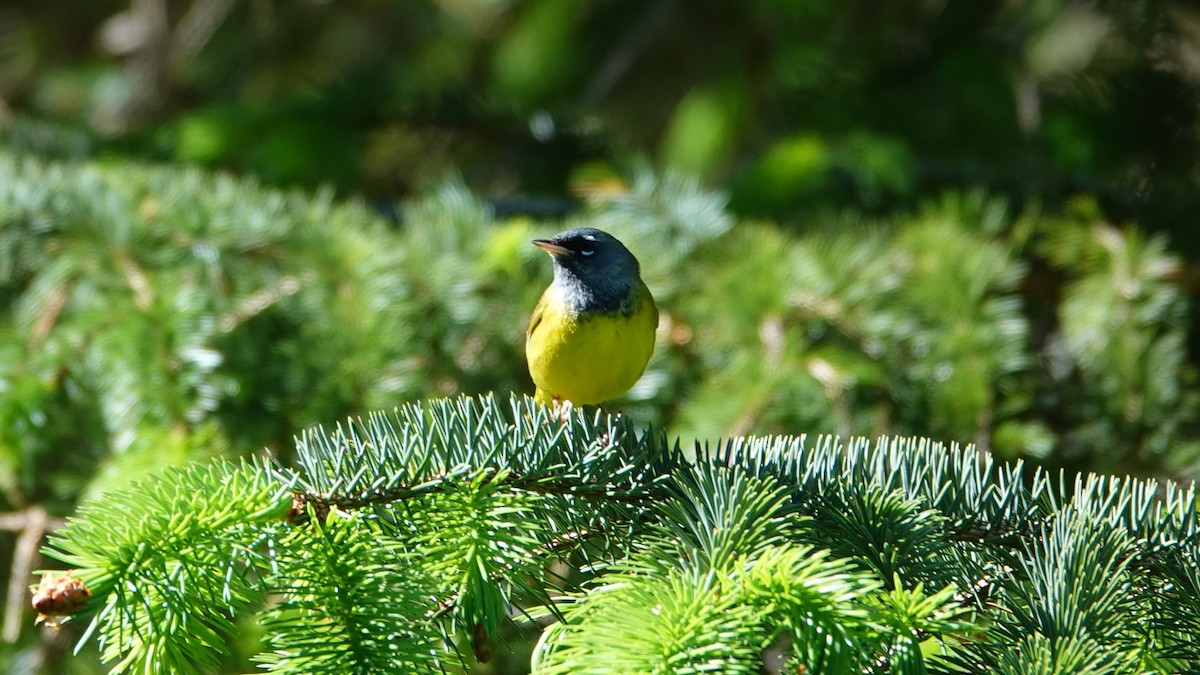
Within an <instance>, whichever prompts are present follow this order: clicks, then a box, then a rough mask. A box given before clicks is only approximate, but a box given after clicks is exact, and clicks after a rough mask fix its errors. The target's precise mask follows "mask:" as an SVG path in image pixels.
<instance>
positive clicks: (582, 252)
mask: <svg viewBox="0 0 1200 675" xmlns="http://www.w3.org/2000/svg"><path fill="white" fill-rule="evenodd" d="M579 253H580V255H591V254H593V253H595V251H580V252H579Z"/></svg>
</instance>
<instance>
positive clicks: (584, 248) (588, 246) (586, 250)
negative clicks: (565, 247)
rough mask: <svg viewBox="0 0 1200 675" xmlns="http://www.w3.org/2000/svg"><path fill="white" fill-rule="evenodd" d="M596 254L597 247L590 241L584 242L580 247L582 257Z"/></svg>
mask: <svg viewBox="0 0 1200 675" xmlns="http://www.w3.org/2000/svg"><path fill="white" fill-rule="evenodd" d="M595 252H596V245H595V244H593V243H592V242H590V241H585V242H583V244H582V245H581V246H580V247H579V254H580V255H591V254H593V253H595Z"/></svg>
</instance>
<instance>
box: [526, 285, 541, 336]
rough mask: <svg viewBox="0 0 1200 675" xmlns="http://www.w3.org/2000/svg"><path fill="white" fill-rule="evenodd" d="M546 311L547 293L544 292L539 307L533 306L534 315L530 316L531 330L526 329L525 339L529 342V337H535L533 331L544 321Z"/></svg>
mask: <svg viewBox="0 0 1200 675" xmlns="http://www.w3.org/2000/svg"><path fill="white" fill-rule="evenodd" d="M545 312H546V295H545V294H544V293H543V294H542V299H541V300H538V304H537V307H534V308H533V315H532V316H530V317H529V330H527V331H525V341H526V342H529V338H531V337H533V331H535V330H537V327H538V325H539V324H541V323H542V316H543V315H544V314H545Z"/></svg>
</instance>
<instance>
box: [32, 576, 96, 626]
mask: <svg viewBox="0 0 1200 675" xmlns="http://www.w3.org/2000/svg"><path fill="white" fill-rule="evenodd" d="M90 597H92V592H91V590H89V589H88V587H87V586H86V585H84V583H83V580H82V579H79V578H76V577H73V576H71V573H70V572H46V573H45V574H44V575H42V582H41V583H40V584H39V585H38V587H37V590H35V591H34V592H33V608H34V609H35V610H37V612H38V618H37V621H36V622H35V623H38V624H40V623H42V622H48V623H50V624H51V625H58V620H57V618H58V617H61V616H66V615H69V614H74V613H75V612H78V611H79V610H81V609H83V608H84V607H86V606H87V603H88V598H90Z"/></svg>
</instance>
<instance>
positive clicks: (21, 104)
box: [0, 0, 1200, 649]
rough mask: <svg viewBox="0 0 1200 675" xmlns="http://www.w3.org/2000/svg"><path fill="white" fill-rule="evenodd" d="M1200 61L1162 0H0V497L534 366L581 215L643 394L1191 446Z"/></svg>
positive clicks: (1191, 459) (1153, 468) (791, 414)
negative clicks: (634, 280)
mask: <svg viewBox="0 0 1200 675" xmlns="http://www.w3.org/2000/svg"><path fill="white" fill-rule="evenodd" d="M1197 63H1200V12H1197V10H1195V9H1194V8H1193V7H1192V6H1191V5H1189V4H1187V3H1184V2H1181V1H1179V0H1172V1H1168V2H1160V3H1124V4H1121V3H1117V4H1105V5H1095V4H1087V3H1076V2H1067V1H1066V0H1040V1H1038V2H1032V1H1031V2H1016V3H988V2H982V3H922V2H892V3H874V2H866V1H862V0H855V1H852V2H831V1H829V0H803V1H801V2H778V1H774V0H755V1H752V2H742V3H733V2H720V1H718V0H701V1H699V2H691V3H682V2H678V0H653V1H651V2H634V1H633V0H605V1H603V2H599V1H593V2H584V1H578V0H570V1H562V0H525V1H521V0H488V1H484V0H433V1H429V2H406V3H388V2H384V3H381V2H373V1H370V0H344V1H342V2H337V3H328V2H327V3H320V2H310V3H275V2H269V1H266V2H258V1H256V2H233V1H229V0H190V1H186V2H185V1H180V2H168V1H167V0H146V1H143V2H133V3H127V2H116V1H114V0H98V1H96V2H88V3H83V4H80V3H70V4H69V5H68V3H65V2H61V1H60V0H50V1H45V0H16V1H15V2H9V3H7V4H5V6H4V7H3V8H0V147H2V149H0V306H2V307H3V310H4V312H3V314H0V501H2V502H3V507H2V508H0V510H3V511H13V510H18V509H21V508H24V507H27V506H30V505H35V504H40V505H45V506H46V507H47V508H48V509H49V510H50V511H51V512H52V513H54V514H66V513H70V512H71V511H72V509H73V508H74V506H75V504H76V503H77V502H78V501H79V500H80V499H82V498H84V497H85V496H91V497H95V496H97V495H100V494H101V493H103V492H104V491H105V490H106V489H107V488H109V487H111V486H113V485H115V484H119V483H123V482H126V481H128V480H129V479H131V478H132V477H136V476H138V475H142V474H144V473H145V472H149V471H152V470H157V469H160V468H162V467H163V466H166V465H172V464H180V463H183V462H185V461H187V460H188V459H191V458H195V457H201V456H209V455H213V454H244V453H247V452H254V451H256V450H258V449H260V448H263V447H266V448H268V449H269V450H270V451H271V452H275V453H279V454H281V455H286V454H287V453H288V452H289V448H290V447H291V438H292V436H293V435H294V434H296V433H297V432H298V431H300V430H301V429H303V428H305V427H307V426H309V425H312V424H315V423H329V422H331V421H333V420H337V419H341V418H343V417H344V416H346V415H348V414H351V413H355V412H362V411H366V410H372V409H379V408H390V407H392V406H394V405H396V404H397V403H400V402H402V401H407V400H413V399H416V398H420V397H427V396H434V395H449V394H453V393H457V392H483V391H490V390H512V389H517V390H529V389H530V385H529V382H528V376H527V374H526V373H525V369H524V363H523V358H522V340H523V329H524V324H523V322H524V320H525V316H526V313H527V312H528V310H529V308H531V307H532V306H533V304H534V302H535V301H536V298H537V294H538V293H539V292H540V289H541V287H542V286H544V284H545V283H546V282H547V280H548V278H549V271H548V269H549V266H548V264H547V263H546V261H545V260H544V259H542V257H541V256H540V255H539V254H538V252H537V251H536V249H533V248H532V247H530V246H528V245H527V240H528V239H530V238H532V237H533V236H538V235H544V234H548V233H551V232H553V231H556V230H558V229H561V228H565V227H569V226H575V225H584V224H586V225H592V226H596V227H601V228H604V229H607V230H609V231H612V232H613V233H614V234H616V235H617V236H619V237H621V238H622V239H623V240H625V241H626V242H627V243H628V244H629V245H630V247H631V248H632V249H633V250H634V251H635V253H637V254H638V255H639V257H640V259H641V260H642V263H643V267H644V274H645V276H646V279H647V281H648V283H649V285H650V286H651V288H652V290H653V291H654V292H655V294H656V296H657V297H658V298H659V301H660V305H661V306H662V308H663V310H664V312H663V316H664V320H663V323H662V325H661V327H660V334H659V346H658V350H657V352H656V354H655V356H654V358H653V360H652V362H651V365H650V368H649V370H648V372H647V375H646V377H645V378H644V379H643V380H642V381H641V382H640V383H639V384H638V386H636V387H635V388H634V390H633V391H632V392H630V393H629V394H628V395H627V396H626V397H625V399H624V400H622V401H620V402H619V403H618V404H616V406H615V407H618V408H620V409H622V410H623V411H624V412H625V414H627V415H629V416H631V417H634V418H635V419H637V420H639V421H642V422H648V423H654V424H657V425H661V426H664V427H666V428H669V429H670V430H671V431H673V432H675V433H679V434H683V435H685V436H695V437H697V438H700V439H711V438H715V437H717V436H721V435H726V434H731V433H737V434H742V433H793V432H799V431H807V432H813V433H819V432H831V433H840V434H868V435H874V434H880V433H885V432H886V433H895V434H905V433H913V434H921V435H927V436H932V437H936V438H941V439H946V440H964V441H974V442H976V443H977V444H979V446H980V447H981V448H984V449H988V450H991V451H993V452H996V453H997V454H999V455H1000V456H1002V457H1005V458H1017V457H1021V458H1029V459H1034V460H1036V461H1038V462H1041V463H1045V464H1047V465H1049V466H1059V467H1066V468H1091V469H1098V470H1102V471H1118V472H1125V471H1130V472H1136V473H1139V474H1166V475H1172V476H1177V477H1184V478H1194V477H1196V476H1197V475H1200V429H1198V428H1197V422H1196V419H1197V413H1198V412H1200V410H1198V406H1200V388H1198V387H1197V381H1196V364H1197V362H1198V360H1200V339H1198V338H1197V335H1198V334H1200V333H1198V332H1197V329H1198V327H1200V323H1198V321H1200V312H1196V311H1194V308H1193V305H1194V304H1195V297H1196V294H1197V289H1198V288H1200V285H1198V284H1197V283H1196V280H1197V278H1198V276H1197V272H1196V270H1197V261H1198V260H1200V239H1197V238H1196V237H1195V236H1194V232H1195V229H1196V225H1197V223H1196V218H1197V216H1196V214H1197V213H1200V184H1198V183H1200V171H1197V170H1196V159H1195V158H1196V157H1197V156H1200V68H1198V67H1197V65H1196V64H1197ZM631 158H640V159H631ZM164 164H165V165H167V166H163V165H164ZM171 165H193V166H194V165H198V166H200V167H203V168H204V169H219V170H220V171H219V172H216V173H213V172H209V171H206V170H204V169H198V168H183V167H180V166H171ZM12 548H13V545H11V544H10V543H8V542H5V543H4V544H3V546H2V547H0V560H7V559H9V557H10V554H11V552H12ZM26 638H27V639H26V643H25V644H26V645H27V646H29V645H33V644H34V642H33V641H32V638H31V637H29V636H26ZM30 649H33V647H30Z"/></svg>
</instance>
